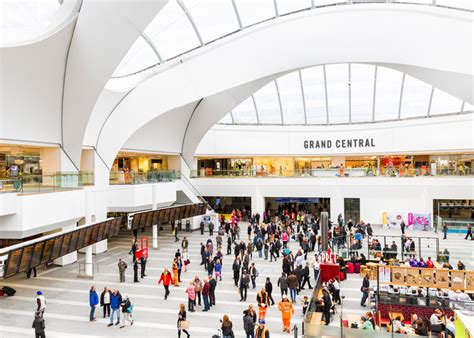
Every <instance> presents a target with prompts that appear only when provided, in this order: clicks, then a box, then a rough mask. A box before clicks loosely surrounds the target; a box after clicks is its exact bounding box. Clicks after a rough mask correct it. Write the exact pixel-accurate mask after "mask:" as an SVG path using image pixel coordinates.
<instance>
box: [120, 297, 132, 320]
mask: <svg viewBox="0 0 474 338" xmlns="http://www.w3.org/2000/svg"><path fill="white" fill-rule="evenodd" d="M123 298H124V299H123V301H122V303H121V304H120V305H121V307H122V313H123V324H122V326H120V328H124V327H125V322H129V323H130V325H133V318H132V312H133V305H132V303H131V302H130V299H129V298H128V296H124V297H123Z"/></svg>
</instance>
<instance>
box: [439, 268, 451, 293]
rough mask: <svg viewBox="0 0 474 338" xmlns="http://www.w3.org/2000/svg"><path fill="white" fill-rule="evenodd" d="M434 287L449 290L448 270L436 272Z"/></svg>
mask: <svg viewBox="0 0 474 338" xmlns="http://www.w3.org/2000/svg"><path fill="white" fill-rule="evenodd" d="M436 287H437V288H440V289H445V288H449V270H437V271H436Z"/></svg>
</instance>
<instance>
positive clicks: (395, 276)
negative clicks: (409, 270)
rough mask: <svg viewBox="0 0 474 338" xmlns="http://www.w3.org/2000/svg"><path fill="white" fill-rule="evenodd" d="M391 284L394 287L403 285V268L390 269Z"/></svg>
mask: <svg viewBox="0 0 474 338" xmlns="http://www.w3.org/2000/svg"><path fill="white" fill-rule="evenodd" d="M392 283H393V284H396V285H403V284H405V268H402V267H395V266H394V267H393V268H392Z"/></svg>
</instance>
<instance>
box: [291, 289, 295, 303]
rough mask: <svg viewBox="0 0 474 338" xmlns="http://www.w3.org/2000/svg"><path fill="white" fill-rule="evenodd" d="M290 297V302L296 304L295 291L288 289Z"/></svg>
mask: <svg viewBox="0 0 474 338" xmlns="http://www.w3.org/2000/svg"><path fill="white" fill-rule="evenodd" d="M290 297H291V301H292V302H296V289H290Z"/></svg>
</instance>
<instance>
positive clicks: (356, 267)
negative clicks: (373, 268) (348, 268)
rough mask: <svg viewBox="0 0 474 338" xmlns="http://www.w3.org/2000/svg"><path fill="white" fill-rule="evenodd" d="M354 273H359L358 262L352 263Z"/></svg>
mask: <svg viewBox="0 0 474 338" xmlns="http://www.w3.org/2000/svg"><path fill="white" fill-rule="evenodd" d="M354 273H360V263H355V264H354Z"/></svg>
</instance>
